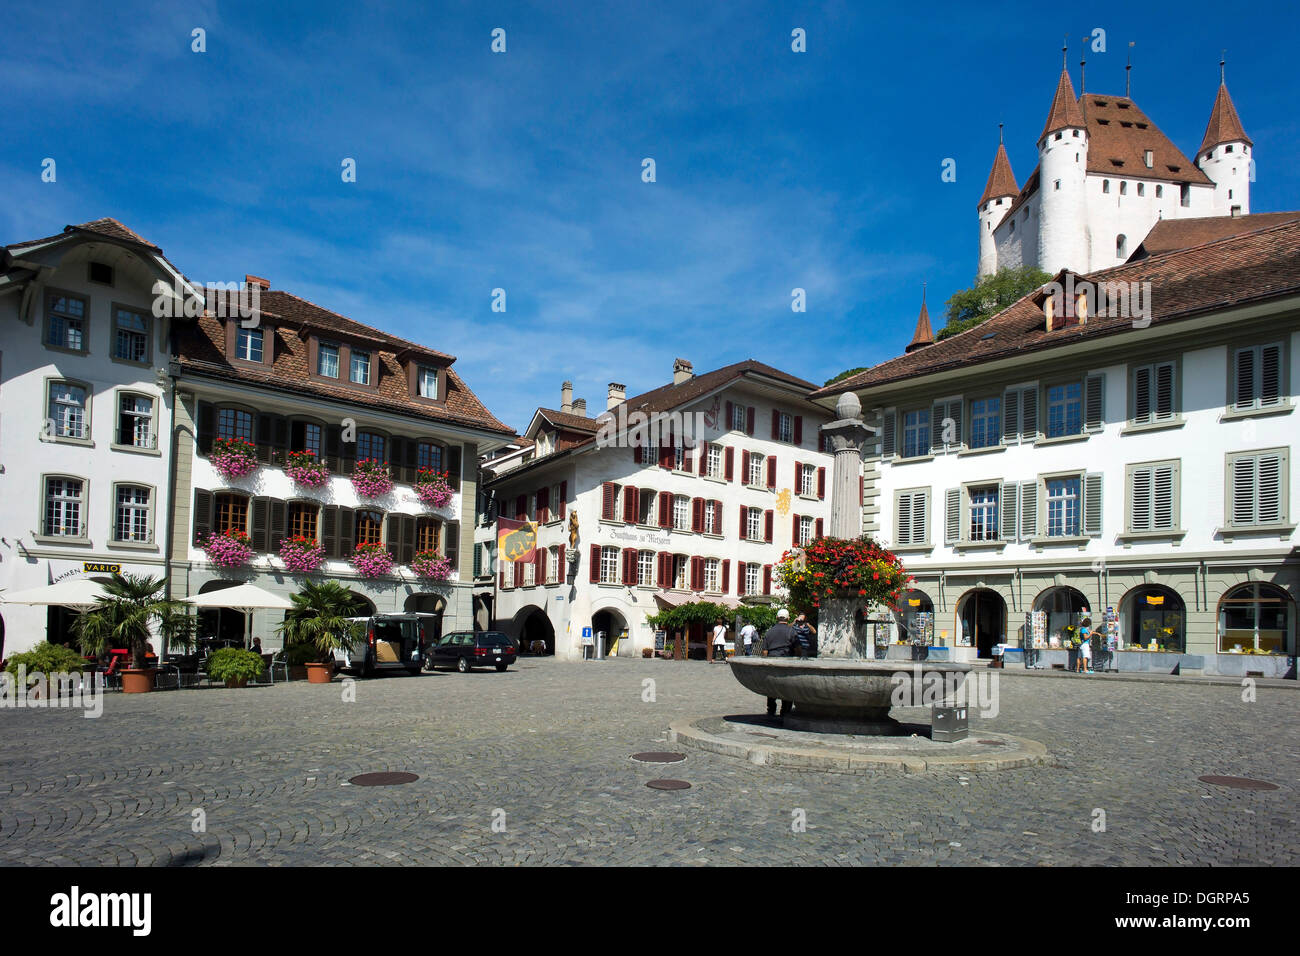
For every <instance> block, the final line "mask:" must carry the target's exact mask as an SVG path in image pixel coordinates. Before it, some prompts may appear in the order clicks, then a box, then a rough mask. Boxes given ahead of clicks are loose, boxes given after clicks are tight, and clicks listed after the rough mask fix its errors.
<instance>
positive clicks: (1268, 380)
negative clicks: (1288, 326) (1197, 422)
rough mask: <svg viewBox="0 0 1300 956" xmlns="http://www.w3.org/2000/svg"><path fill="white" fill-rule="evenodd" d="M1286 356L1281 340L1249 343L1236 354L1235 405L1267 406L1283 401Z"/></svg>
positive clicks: (1242, 406)
mask: <svg viewBox="0 0 1300 956" xmlns="http://www.w3.org/2000/svg"><path fill="white" fill-rule="evenodd" d="M1282 355H1283V353H1282V343H1280V342H1274V343H1272V344H1269V345H1254V346H1249V347H1247V348H1242V349H1237V350H1236V351H1235V352H1234V353H1233V363H1232V371H1233V384H1232V407H1233V408H1235V409H1238V410H1245V409H1251V408H1267V407H1269V406H1273V405H1279V404H1281V403H1282V401H1283V382H1282V369H1283V362H1282Z"/></svg>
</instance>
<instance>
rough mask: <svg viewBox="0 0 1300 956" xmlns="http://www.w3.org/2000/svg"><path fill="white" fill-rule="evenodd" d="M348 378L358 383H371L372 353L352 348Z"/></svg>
mask: <svg viewBox="0 0 1300 956" xmlns="http://www.w3.org/2000/svg"><path fill="white" fill-rule="evenodd" d="M348 378H349V380H351V381H352V382H354V383H356V384H357V385H369V384H370V353H369V352H362V351H361V350H359V349H353V350H352V361H351V363H350V364H349V366H348Z"/></svg>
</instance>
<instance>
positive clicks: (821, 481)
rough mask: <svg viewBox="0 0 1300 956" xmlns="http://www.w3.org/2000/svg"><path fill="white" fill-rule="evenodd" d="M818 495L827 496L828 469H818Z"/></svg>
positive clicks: (820, 496) (819, 496) (823, 497)
mask: <svg viewBox="0 0 1300 956" xmlns="http://www.w3.org/2000/svg"><path fill="white" fill-rule="evenodd" d="M817 497H818V498H822V499H825V498H826V469H825V468H818V469H817Z"/></svg>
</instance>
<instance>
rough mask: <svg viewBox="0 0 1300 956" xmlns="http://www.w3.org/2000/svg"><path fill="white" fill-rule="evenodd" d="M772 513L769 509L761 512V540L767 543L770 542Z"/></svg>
mask: <svg viewBox="0 0 1300 956" xmlns="http://www.w3.org/2000/svg"><path fill="white" fill-rule="evenodd" d="M773 514H774V513H773V512H772V511H770V510H769V511H765V512H763V540H764V541H766V542H767V543H768V544H771V543H772V520H773Z"/></svg>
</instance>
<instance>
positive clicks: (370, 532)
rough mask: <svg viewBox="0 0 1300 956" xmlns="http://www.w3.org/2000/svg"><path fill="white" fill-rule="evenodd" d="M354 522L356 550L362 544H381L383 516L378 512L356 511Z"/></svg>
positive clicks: (382, 538) (382, 539)
mask: <svg viewBox="0 0 1300 956" xmlns="http://www.w3.org/2000/svg"><path fill="white" fill-rule="evenodd" d="M356 522H357V525H356V528H357V534H356V538H355V541H356V545H357V547H358V548H359V547H361V546H362V545H363V544H383V541H384V531H383V528H384V516H383V515H381V514H380V513H379V512H378V511H358V512H357V518H356Z"/></svg>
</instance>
